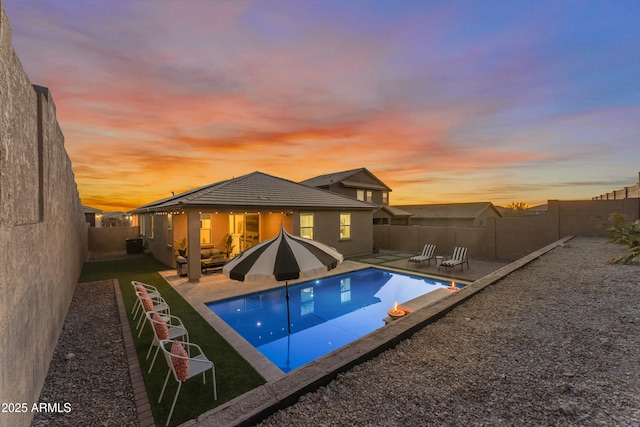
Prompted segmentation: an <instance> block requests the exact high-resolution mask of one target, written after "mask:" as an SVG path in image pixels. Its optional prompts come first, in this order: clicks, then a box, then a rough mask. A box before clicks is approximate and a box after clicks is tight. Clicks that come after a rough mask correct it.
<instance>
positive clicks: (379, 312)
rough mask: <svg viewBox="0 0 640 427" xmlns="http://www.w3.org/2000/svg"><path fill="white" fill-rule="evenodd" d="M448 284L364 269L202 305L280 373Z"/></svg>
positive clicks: (378, 324)
mask: <svg viewBox="0 0 640 427" xmlns="http://www.w3.org/2000/svg"><path fill="white" fill-rule="evenodd" d="M448 286H449V283H446V282H443V281H438V280H435V279H429V278H424V277H418V276H410V275H406V274H401V273H397V272H392V271H387V270H382V269H378V268H373V267H372V268H366V269H364V270H358V271H354V272H350V273H344V274H340V275H336V276H329V277H325V278H322V279H318V280H313V281H308V282H303V283H298V284H296V285H293V286H289V312H290V319H291V333H288V330H287V304H286V298H285V288H284V287H282V288H277V289H273V290H269V291H265V292H261V293H257V294H250V295H245V296H242V297H238V298H233V299H228V300H223V301H217V302H212V303H209V304H207V307H209V309H211V310H212V311H213V312H214V313H216V314H217V315H218V316H219V317H220V318H221V319H222V320H224V321H225V322H226V323H227V324H228V325H229V326H231V327H232V328H233V329H234V330H235V331H236V332H238V333H239V334H240V335H241V336H242V337H244V338H245V339H246V340H247V341H248V342H249V343H251V344H252V345H253V346H254V347H255V348H256V349H258V350H259V351H260V352H261V353H262V354H263V355H264V356H265V357H267V358H268V359H269V360H270V361H271V362H273V363H274V364H275V365H276V366H278V367H279V368H280V369H281V370H282V371H283V372H289V371H291V370H293V369H295V368H298V367H300V366H303V365H305V364H307V363H309V362H311V361H313V360H315V359H317V358H318V357H321V356H323V355H325V354H328V353H330V352H332V351H334V350H336V349H338V348H340V347H342V346H344V345H346V344H349V343H350V342H352V341H355V340H357V339H358V338H360V337H362V336H364V335H366V334H368V333H370V332H373V331H374V330H376V329H378V328H380V327H382V326H384V324H385V323H384V321H383V319H384V318H385V317H387V310H388V309H390V308H393V304H394V302H396V301H397V302H398V303H403V302H406V301H409V300H411V299H413V298H417V297H419V296H421V295H424V294H426V293H429V292H431V291H434V290H436V289H439V288H444V287H448Z"/></svg>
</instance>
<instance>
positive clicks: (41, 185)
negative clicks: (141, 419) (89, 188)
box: [0, 4, 87, 426]
mask: <svg viewBox="0 0 640 427" xmlns="http://www.w3.org/2000/svg"><path fill="white" fill-rule="evenodd" d="M86 254H87V224H86V222H85V218H84V213H83V210H82V205H81V202H80V198H79V195H78V191H77V187H76V183H75V179H74V175H73V172H72V170H71V161H70V160H69V157H68V155H67V152H66V150H65V147H64V136H63V135H62V131H61V129H60V127H59V126H58V122H57V119H56V107H55V104H54V102H53V99H52V98H51V94H50V93H49V90H48V89H47V88H44V87H40V86H34V85H32V84H31V82H30V81H29V78H28V76H27V75H26V74H25V72H24V69H23V67H22V64H21V63H20V60H19V59H18V57H17V56H16V54H15V52H14V50H13V46H12V39H11V27H10V24H9V21H8V18H7V14H6V12H5V10H4V7H2V5H1V4H0V336H1V337H2V345H1V346H0V402H2V403H20V404H22V403H25V404H26V405H27V406H26V407H27V411H26V412H13V413H7V412H0V425H7V426H9V425H10V426H28V425H30V422H31V420H32V418H33V413H32V412H31V407H32V404H33V403H35V402H38V398H39V396H40V391H41V389H42V386H43V384H44V380H45V378H46V375H47V371H48V369H49V363H50V361H51V357H52V355H53V351H54V349H55V347H56V343H57V341H58V338H59V336H60V332H61V330H62V325H63V323H64V320H65V317H66V314H67V311H68V308H69V305H70V303H71V299H72V297H73V293H74V291H75V286H76V283H77V281H78V277H79V276H80V272H81V269H82V265H83V263H84V261H85V259H86Z"/></svg>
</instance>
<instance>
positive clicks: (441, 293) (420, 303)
mask: <svg viewBox="0 0 640 427" xmlns="http://www.w3.org/2000/svg"><path fill="white" fill-rule="evenodd" d="M452 292H454V291H452V290H451V289H449V288H439V289H436V290H435V291H432V292H429V293H428V294H424V295H421V296H419V297H417V298H414V299H412V300H409V301H407V302H403V303H402V304H398V308H400V309H402V310H404V311H405V313H407V314H409V313H412V312H414V311H416V310H418V309H420V308H424V307H427V306H429V305H431V304H435V303H436V302H438V301H440V300H441V299H443V298H445V297H447V296H449V295H451V293H452ZM392 308H393V307H392ZM382 320H384V322H385V323H389V322H392V321H393V319H392V318H391V317H388V316H387V317H385V318H384V319H382Z"/></svg>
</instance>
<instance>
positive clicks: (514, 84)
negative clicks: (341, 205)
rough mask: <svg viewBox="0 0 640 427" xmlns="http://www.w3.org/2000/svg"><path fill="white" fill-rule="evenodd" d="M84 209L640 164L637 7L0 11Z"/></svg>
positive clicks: (283, 4)
mask: <svg viewBox="0 0 640 427" xmlns="http://www.w3.org/2000/svg"><path fill="white" fill-rule="evenodd" d="M2 4H3V6H4V8H5V9H6V11H7V14H8V16H9V20H10V23H11V26H12V31H13V46H14V49H15V50H16V53H17V54H18V57H19V58H20V60H21V62H22V64H23V66H24V68H25V70H26V72H27V74H28V76H29V78H30V80H31V82H32V83H34V84H38V85H42V86H46V87H48V88H49V89H50V91H51V93H52V95H53V99H54V102H55V104H56V107H57V115H58V121H59V123H60V126H61V128H62V131H63V133H64V135H65V146H66V149H67V151H68V153H69V156H70V157H71V160H72V163H73V169H74V172H75V177H76V182H77V183H78V189H79V191H80V196H81V198H82V202H83V204H85V205H89V206H92V207H95V208H99V209H103V210H105V211H113V210H128V209H131V208H134V207H136V206H139V205H142V204H144V203H147V202H150V201H153V200H157V199H160V198H164V197H167V196H169V195H170V194H171V192H172V191H173V192H175V193H179V192H182V191H185V190H188V189H190V188H194V187H198V186H202V185H206V184H209V183H212V182H216V181H219V180H223V179H228V178H231V177H234V176H240V175H244V174H247V173H250V172H253V171H256V170H258V171H261V172H264V173H268V174H272V175H276V176H279V177H282V178H287V179H290V180H293V181H301V180H304V179H307V178H311V177H314V176H317V175H320V174H323V173H332V172H337V171H342V170H347V169H354V168H359V167H366V168H367V169H369V170H370V171H371V172H372V173H373V174H375V175H376V176H377V177H378V178H380V179H381V180H382V181H384V182H385V183H386V184H387V185H389V186H390V187H391V188H392V189H393V192H392V193H391V195H390V203H391V204H392V205H398V204H407V203H445V202H472V201H492V202H493V203H495V204H497V205H506V204H508V203H510V202H514V201H516V202H525V203H528V204H530V205H536V204H541V203H545V202H546V201H547V200H548V199H560V200H573V199H590V198H591V197H593V196H597V195H599V194H602V193H606V192H608V191H612V190H614V189H619V188H622V187H624V186H628V185H633V184H635V183H636V182H637V180H638V171H640V144H639V143H640V137H639V135H640V1H637V0H630V1H624V0H616V1H604V0H602V1H586V0H585V1H511V0H500V1H498V0H496V1H475V0H474V1H453V0H444V1H428V0H424V1H392V0H380V1H373V0H371V1H365V0H349V1H343V0H340V1H332V0H318V1H311V0H289V1H275V0H255V1H235V0H225V1H223V0H218V1H214V0H211V1H205V0H180V1H178V0H174V1H166V0H135V1H132V0H109V1H107V0H103V1H100V0H93V1H87V0H85V1H80V0H78V1H61V0H48V1H47V0H29V1H24V0H2Z"/></svg>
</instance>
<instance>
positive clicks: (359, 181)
mask: <svg viewBox="0 0 640 427" xmlns="http://www.w3.org/2000/svg"><path fill="white" fill-rule="evenodd" d="M363 174H366V175H368V176H366V178H368V179H363V177H364V176H365V175H363ZM358 175H359V176H358ZM336 183H340V184H341V185H343V186H345V187H351V188H362V189H365V190H383V191H391V188H389V187H388V186H387V185H386V184H385V183H384V182H382V181H380V180H379V179H378V178H377V177H376V176H375V175H374V174H372V173H371V172H369V171H368V170H367V168H358V169H351V170H348V171H342V172H335V173H330V174H327V175H320V176H316V177H314V178H309V179H307V180H304V181H301V182H300V184H304V185H309V186H311V187H329V186H331V185H333V184H336Z"/></svg>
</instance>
